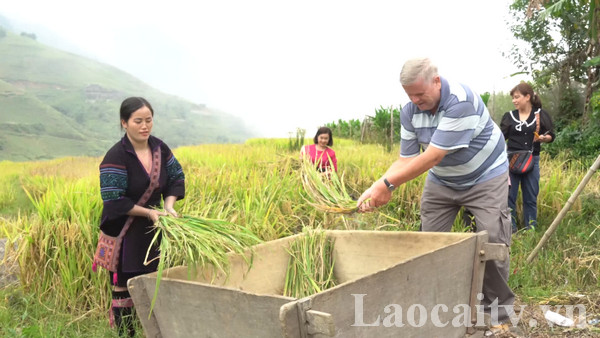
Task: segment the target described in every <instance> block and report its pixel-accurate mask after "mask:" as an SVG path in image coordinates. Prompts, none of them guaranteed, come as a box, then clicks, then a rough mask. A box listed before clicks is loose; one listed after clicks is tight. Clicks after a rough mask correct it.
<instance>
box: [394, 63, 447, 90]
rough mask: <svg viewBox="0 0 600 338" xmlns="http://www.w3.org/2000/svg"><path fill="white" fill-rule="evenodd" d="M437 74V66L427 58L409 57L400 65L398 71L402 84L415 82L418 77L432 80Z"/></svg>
mask: <svg viewBox="0 0 600 338" xmlns="http://www.w3.org/2000/svg"><path fill="white" fill-rule="evenodd" d="M436 76H438V69H437V66H436V65H434V64H433V63H432V62H431V60H430V59H429V58H415V59H410V60H408V61H406V62H405V63H404V66H402V71H400V83H401V84H402V85H403V86H406V85H410V84H413V83H415V82H416V81H417V80H419V79H423V80H425V81H429V80H432V79H433V78H434V77H436Z"/></svg>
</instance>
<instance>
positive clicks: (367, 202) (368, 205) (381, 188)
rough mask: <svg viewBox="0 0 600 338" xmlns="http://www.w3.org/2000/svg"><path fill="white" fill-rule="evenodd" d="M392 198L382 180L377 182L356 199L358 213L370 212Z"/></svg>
mask: <svg viewBox="0 0 600 338" xmlns="http://www.w3.org/2000/svg"><path fill="white" fill-rule="evenodd" d="M391 198H392V193H391V192H390V191H389V190H388V188H387V187H386V185H385V183H383V180H378V181H376V182H375V183H373V185H372V186H371V187H370V188H369V189H367V190H366V191H365V192H364V193H363V194H362V195H361V196H360V198H359V199H358V202H357V206H358V212H370V211H373V210H375V208H377V207H380V206H382V205H385V204H387V203H388V202H389V201H390V199H391Z"/></svg>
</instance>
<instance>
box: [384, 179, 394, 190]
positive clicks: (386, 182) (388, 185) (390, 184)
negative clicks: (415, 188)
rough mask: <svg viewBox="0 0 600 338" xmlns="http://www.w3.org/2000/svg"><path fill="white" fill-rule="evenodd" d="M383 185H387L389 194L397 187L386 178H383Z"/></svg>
mask: <svg viewBox="0 0 600 338" xmlns="http://www.w3.org/2000/svg"><path fill="white" fill-rule="evenodd" d="M383 183H384V184H385V186H386V187H387V190H388V191H389V192H392V191H394V190H395V189H396V187H395V186H394V185H393V184H392V183H390V181H388V179H387V178H386V177H384V178H383Z"/></svg>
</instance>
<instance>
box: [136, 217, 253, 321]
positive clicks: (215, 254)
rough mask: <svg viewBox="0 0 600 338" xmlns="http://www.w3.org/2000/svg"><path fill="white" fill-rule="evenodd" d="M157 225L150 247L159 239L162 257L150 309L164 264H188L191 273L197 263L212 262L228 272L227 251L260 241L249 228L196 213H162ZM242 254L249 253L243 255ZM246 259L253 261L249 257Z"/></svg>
mask: <svg viewBox="0 0 600 338" xmlns="http://www.w3.org/2000/svg"><path fill="white" fill-rule="evenodd" d="M155 227H156V229H157V231H156V234H155V235H154V238H153V239H152V243H151V245H150V248H151V247H153V246H154V245H156V244H157V241H158V240H159V239H160V260H159V262H158V269H157V271H158V273H157V278H156V289H155V292H154V297H153V299H152V304H151V306H150V313H152V309H153V308H154V302H155V301H156V296H157V294H158V287H159V285H160V280H161V278H162V273H163V271H164V269H165V267H171V266H175V265H179V264H183V265H186V266H187V267H188V271H189V272H190V273H193V272H195V271H196V268H197V267H205V266H209V265H210V266H212V267H213V268H215V269H216V270H218V271H221V272H223V273H224V274H225V275H227V274H228V272H229V260H228V258H227V254H228V253H230V252H235V253H239V254H244V252H245V251H246V250H247V249H248V248H250V247H251V246H252V245H254V244H257V243H260V242H261V240H260V239H259V238H258V237H257V236H256V235H255V234H254V233H252V232H251V231H250V230H249V229H248V228H245V227H242V226H240V225H236V224H233V223H229V222H227V221H223V220H216V219H207V218H201V217H195V216H187V215H186V216H182V217H179V218H175V217H170V216H161V217H159V219H158V222H156V224H155ZM161 237H162V238H161ZM150 248H149V249H148V252H147V253H146V262H145V264H148V263H149V262H148V254H149V253H150ZM243 257H247V256H245V255H243ZM248 260H249V259H248ZM247 263H248V264H249V265H250V264H251V262H250V261H248V262H247Z"/></svg>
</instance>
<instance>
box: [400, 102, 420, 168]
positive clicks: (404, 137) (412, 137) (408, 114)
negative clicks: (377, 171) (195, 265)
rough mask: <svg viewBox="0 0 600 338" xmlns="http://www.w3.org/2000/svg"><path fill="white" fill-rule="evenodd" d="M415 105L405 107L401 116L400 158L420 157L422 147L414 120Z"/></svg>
mask: <svg viewBox="0 0 600 338" xmlns="http://www.w3.org/2000/svg"><path fill="white" fill-rule="evenodd" d="M414 110H415V109H414V105H404V108H402V113H401V114H400V123H401V127H400V156H401V157H414V156H417V155H419V153H420V149H421V148H420V146H419V140H418V138H417V134H416V130H415V127H414V125H413V122H412V119H413V115H414Z"/></svg>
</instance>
